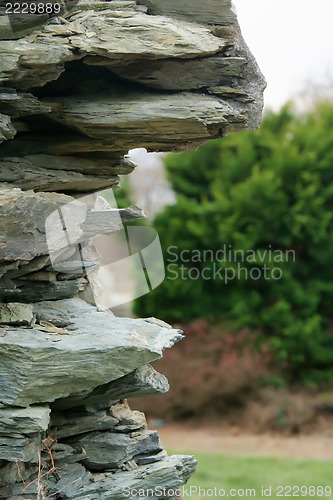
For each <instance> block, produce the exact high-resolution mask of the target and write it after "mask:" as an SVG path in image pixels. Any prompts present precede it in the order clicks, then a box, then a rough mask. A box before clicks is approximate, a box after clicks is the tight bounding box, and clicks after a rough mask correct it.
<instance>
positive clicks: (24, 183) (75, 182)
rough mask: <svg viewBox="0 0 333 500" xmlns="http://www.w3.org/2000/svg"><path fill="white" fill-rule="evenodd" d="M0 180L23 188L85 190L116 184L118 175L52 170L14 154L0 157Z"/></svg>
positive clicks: (96, 189)
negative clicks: (1, 158) (8, 156)
mask: <svg viewBox="0 0 333 500" xmlns="http://www.w3.org/2000/svg"><path fill="white" fill-rule="evenodd" d="M0 182H7V183H10V184H11V185H12V186H16V187H19V188H21V189H23V190H29V189H34V190H35V191H61V192H63V193H64V192H67V193H68V192H70V193H73V192H84V193H85V192H96V191H99V190H102V189H106V188H111V187H116V186H117V185H118V184H119V177H118V176H115V175H108V174H100V173H98V172H96V174H95V175H86V174H81V173H79V172H73V171H70V170H66V171H63V170H52V169H50V168H42V167H37V166H35V165H33V164H31V162H29V161H28V160H23V159H18V158H16V159H15V157H14V159H12V158H9V159H3V160H0Z"/></svg>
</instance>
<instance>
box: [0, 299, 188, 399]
mask: <svg viewBox="0 0 333 500" xmlns="http://www.w3.org/2000/svg"><path fill="white" fill-rule="evenodd" d="M61 303H62V304H64V305H65V306H66V307H67V308H68V310H69V315H70V317H71V320H72V321H73V325H74V326H75V327H76V328H77V329H76V330H73V331H71V332H70V333H69V334H68V335H60V334H57V335H48V334H47V333H46V332H42V331H39V330H38V329H36V328H32V329H20V328H13V329H11V330H7V331H6V333H5V335H4V336H2V337H0V346H1V350H0V382H1V385H0V402H1V403H3V404H8V405H18V406H27V405H29V404H32V403H38V402H45V401H47V402H50V401H55V400H56V399H60V398H64V397H68V396H78V395H84V394H89V393H90V392H91V391H92V390H93V389H95V388H96V387H98V386H100V385H103V384H106V383H108V382H111V381H112V380H116V379H118V378H120V377H122V376H124V375H126V374H127V373H130V372H132V371H134V370H135V369H136V368H138V367H140V366H142V365H145V364H147V363H149V362H151V361H153V360H156V359H158V358H160V357H161V356H162V351H163V350H164V349H166V348H168V347H171V346H172V345H173V344H174V343H175V342H177V341H178V340H180V339H181V338H182V335H181V333H180V332H179V331H178V330H172V329H169V328H163V327H160V326H158V325H153V324H149V323H147V322H145V321H142V320H135V319H127V318H115V317H113V316H111V315H109V314H107V313H103V312H97V310H96V308H95V307H93V306H90V305H89V304H87V303H85V302H83V301H81V300H80V299H72V300H68V301H62V302H61Z"/></svg>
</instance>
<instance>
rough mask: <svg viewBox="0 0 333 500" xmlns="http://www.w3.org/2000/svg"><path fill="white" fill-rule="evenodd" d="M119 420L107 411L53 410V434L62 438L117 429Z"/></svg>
mask: <svg viewBox="0 0 333 500" xmlns="http://www.w3.org/2000/svg"><path fill="white" fill-rule="evenodd" d="M118 423H119V421H118V420H117V419H116V418H114V417H112V416H110V415H108V414H107V412H106V411H104V412H96V413H87V412H68V411H67V412H65V413H56V412H52V419H51V434H52V435H54V436H57V438H58V439H62V438H65V437H69V436H76V435H79V434H83V433H86V432H91V431H105V430H111V429H115V427H117V425H118Z"/></svg>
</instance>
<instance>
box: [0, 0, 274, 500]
mask: <svg viewBox="0 0 333 500" xmlns="http://www.w3.org/2000/svg"><path fill="white" fill-rule="evenodd" d="M67 7H68V8H67V10H66V11H62V12H61V15H58V16H57V17H55V16H53V17H50V19H48V21H47V22H46V20H45V16H41V18H40V19H39V18H37V20H36V16H35V17H34V20H33V22H32V23H31V22H30V20H29V19H24V18H23V20H21V18H20V22H17V23H15V22H13V16H10V18H9V17H8V16H6V15H3V16H2V17H1V18H0V32H1V37H0V38H1V39H0V52H1V57H0V81H1V89H0V142H1V143H2V144H1V146H0V302H1V303H0V382H1V383H0V498H4V499H7V498H11V499H19V498H22V497H23V498H31V499H32V498H36V497H38V498H47V497H52V496H54V497H56V498H77V499H83V500H88V499H89V500H92V499H105V500H106V499H121V498H134V497H133V496H128V495H126V496H125V493H124V492H125V491H129V490H132V489H136V490H138V489H140V488H141V489H149V488H155V487H157V486H159V487H160V488H164V489H165V491H166V493H165V494H164V497H163V498H171V497H173V493H172V491H173V490H175V489H177V488H179V487H181V486H182V485H183V484H184V483H185V482H186V481H187V480H188V478H189V477H190V475H191V473H192V472H193V471H194V470H195V467H196V462H195V460H194V458H193V457H186V456H174V457H168V456H166V453H165V452H164V451H163V447H162V446H161V444H160V442H159V439H158V435H157V433H156V432H153V431H148V430H147V428H146V422H145V417H144V415H143V414H141V413H139V412H136V411H131V410H130V408H129V406H128V403H127V402H126V398H130V397H135V396H140V395H143V394H154V393H163V392H166V391H167V390H168V383H167V381H166V379H165V377H163V375H161V374H159V373H157V372H156V371H155V370H154V369H153V368H152V367H151V366H150V365H149V363H150V362H152V361H154V360H156V359H158V358H159V357H160V356H162V352H163V350H164V349H165V348H169V347H171V346H172V345H173V343H174V342H176V341H178V340H180V339H181V333H180V332H178V331H175V330H173V329H172V328H171V327H169V326H168V325H165V324H163V323H161V322H159V321H157V320H153V319H150V320H133V319H126V318H116V317H114V316H113V315H112V313H110V311H104V312H101V311H99V310H98V308H96V307H95V306H94V305H92V304H88V303H87V302H86V301H85V300H83V299H88V300H90V302H91V299H92V296H94V297H95V299H96V294H97V292H96V290H93V291H94V293H93V295H92V294H89V290H88V288H89V283H88V279H87V278H88V277H89V276H92V275H93V273H94V272H95V271H96V269H98V266H99V262H98V258H99V257H98V253H97V252H96V250H95V249H94V246H93V244H92V243H91V242H90V240H91V238H93V237H94V236H96V235H107V234H110V233H113V232H114V231H117V230H119V229H121V228H122V223H123V222H125V221H126V222H130V221H132V220H134V219H136V218H139V217H142V216H143V214H142V212H141V211H140V209H139V208H138V207H130V208H128V209H124V210H117V209H116V208H114V207H113V208H112V207H111V206H110V205H108V203H107V202H106V201H105V197H104V198H103V197H102V196H100V195H94V196H90V197H89V199H87V198H85V201H82V200H80V197H83V196H84V195H87V194H88V193H96V192H97V191H100V190H105V189H107V188H110V189H112V188H115V187H117V185H118V184H119V175H120V174H128V173H130V172H131V171H132V170H133V168H134V167H135V165H134V164H133V163H132V162H131V160H130V159H129V158H128V157H127V156H126V154H127V152H128V150H129V149H131V148H134V147H145V148H147V149H148V150H149V151H180V150H187V149H193V148H196V147H197V146H199V145H200V144H202V143H204V142H206V141H207V140H209V139H213V138H218V137H222V136H224V135H225V134H228V133H230V132H231V131H238V130H241V129H243V128H245V127H247V128H249V129H255V128H257V127H258V125H259V122H260V118H261V111H262V92H263V89H264V85H265V83H264V80H263V77H262V76H261V74H260V71H259V70H258V67H257V65H256V63H255V61H254V59H253V57H252V55H251V53H250V52H249V50H248V49H247V47H246V45H245V43H244V41H243V39H242V36H241V34H240V30H239V26H238V24H237V19H236V14H235V10H234V8H233V6H232V5H231V2H230V1H229V0H206V1H205V2H204V3H201V4H199V3H198V2H197V0H184V1H183V2H178V1H175V0H138V1H137V2H135V1H127V0H110V1H106V2H103V1H98V0H82V1H80V2H79V3H77V4H76V5H75V4H68V5H67ZM21 21H22V22H21ZM87 200H88V201H87ZM65 226H66V227H65ZM69 227H70V233H68V228H69ZM66 231H67V232H66ZM65 233H66V234H65ZM68 234H69V235H70V236H68ZM64 235H65V236H66V237H65V236H64ZM90 282H92V280H90Z"/></svg>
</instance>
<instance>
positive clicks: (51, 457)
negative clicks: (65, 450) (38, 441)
mask: <svg viewBox="0 0 333 500" xmlns="http://www.w3.org/2000/svg"><path fill="white" fill-rule="evenodd" d="M50 439H51V440H52V442H51V444H50V446H48V444H47V442H48V440H50ZM42 443H43V445H44V447H45V450H46V451H47V453H48V454H49V457H50V459H51V468H50V469H49V470H48V471H47V472H45V473H44V474H42V475H41V465H42V464H41V454H40V450H37V452H38V477H36V479H34V480H33V481H31V482H30V483H29V484H27V486H25V487H24V488H23V489H22V490H21V491H25V490H26V489H27V488H29V486H31V485H32V484H34V483H35V482H36V481H37V482H38V486H37V488H38V489H39V488H40V480H41V479H42V478H43V477H45V476H48V475H49V474H51V473H52V472H54V471H55V468H56V467H55V465H54V460H53V456H52V451H51V446H52V445H53V444H54V443H55V440H54V439H52V438H46V439H44V440H43V441H42Z"/></svg>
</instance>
